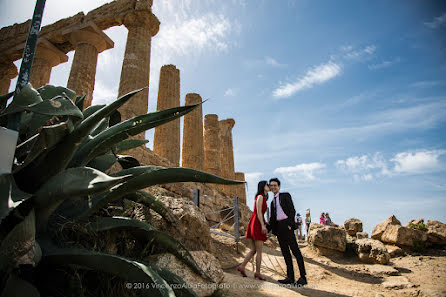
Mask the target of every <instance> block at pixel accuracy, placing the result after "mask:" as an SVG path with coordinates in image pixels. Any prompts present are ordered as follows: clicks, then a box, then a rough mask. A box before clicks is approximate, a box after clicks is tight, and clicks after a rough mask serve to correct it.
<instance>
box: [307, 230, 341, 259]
mask: <svg viewBox="0 0 446 297" xmlns="http://www.w3.org/2000/svg"><path fill="white" fill-rule="evenodd" d="M345 237H346V234H345V230H342V229H340V228H335V227H332V226H324V225H320V224H315V223H311V225H310V235H309V237H308V239H309V242H310V243H312V244H313V245H314V246H316V247H322V248H326V249H330V250H335V251H339V252H344V251H345V246H346V238H345Z"/></svg>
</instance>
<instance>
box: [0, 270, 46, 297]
mask: <svg viewBox="0 0 446 297" xmlns="http://www.w3.org/2000/svg"><path fill="white" fill-rule="evenodd" d="M0 296H1V297H23V296H27V297H40V293H39V291H38V290H37V289H36V287H34V286H33V285H31V284H30V283H29V282H27V281H25V280H23V279H21V278H19V277H18V276H16V275H15V274H11V275H10V276H9V277H8V280H7V281H6V285H5V288H4V289H3V292H2V293H1V295H0Z"/></svg>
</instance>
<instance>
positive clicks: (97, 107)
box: [82, 104, 105, 119]
mask: <svg viewBox="0 0 446 297" xmlns="http://www.w3.org/2000/svg"><path fill="white" fill-rule="evenodd" d="M104 107H105V104H101V105H90V106H88V107H87V108H85V109H84V111H82V114H83V115H84V119H86V118H88V117H89V116H91V115H92V114H94V113H95V112H96V111H98V110H100V109H102V108H104Z"/></svg>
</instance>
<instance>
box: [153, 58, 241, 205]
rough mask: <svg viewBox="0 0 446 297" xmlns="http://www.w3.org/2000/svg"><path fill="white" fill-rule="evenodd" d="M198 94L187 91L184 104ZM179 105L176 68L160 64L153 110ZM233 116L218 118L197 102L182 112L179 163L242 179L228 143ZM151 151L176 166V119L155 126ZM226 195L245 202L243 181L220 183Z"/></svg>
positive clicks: (178, 77) (230, 136)
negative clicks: (229, 183) (238, 183)
mask: <svg viewBox="0 0 446 297" xmlns="http://www.w3.org/2000/svg"><path fill="white" fill-rule="evenodd" d="M201 103H202V98H201V96H200V95H199V94H196V93H189V94H187V95H186V98H185V105H193V104H201ZM177 106H180V72H179V70H178V69H177V68H176V67H175V66H174V65H164V66H162V67H161V71H160V79H159V88H158V102H157V111H161V110H164V109H167V108H172V107H177ZM234 125H235V121H234V120H233V119H226V120H220V121H219V119H218V115H216V114H207V115H205V117H204V129H203V110H202V106H201V105H200V106H198V107H197V108H195V109H194V110H193V111H192V112H190V113H188V114H186V115H185V116H184V123H183V142H182V154H181V166H182V167H184V168H192V169H196V170H204V171H206V172H209V173H211V174H214V175H218V176H222V177H224V178H227V179H235V180H242V181H244V180H245V176H244V174H243V173H240V172H235V170H234V151H233V143H232V129H233V127H234ZM153 151H154V153H156V154H157V155H159V156H161V157H163V158H166V159H167V160H169V161H170V162H171V163H172V164H174V165H176V166H178V165H179V161H180V122H179V119H178V120H175V121H171V122H169V123H166V124H164V125H161V126H158V127H156V128H155V137H154V143H153ZM220 189H221V190H222V191H223V193H225V194H226V195H228V196H238V197H239V199H240V201H241V202H242V203H246V192H245V185H244V184H243V185H237V186H224V185H222V186H220Z"/></svg>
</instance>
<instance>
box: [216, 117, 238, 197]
mask: <svg viewBox="0 0 446 297" xmlns="http://www.w3.org/2000/svg"><path fill="white" fill-rule="evenodd" d="M218 124H219V138H220V164H221V165H220V166H221V169H220V170H221V176H222V177H224V178H228V179H234V178H235V170H234V149H233V145H232V128H234V125H235V121H234V120H233V119H226V120H222V121H219V122H218ZM233 187H234V186H229V185H227V186H226V185H224V186H222V187H221V189H222V191H223V192H224V193H225V194H226V195H228V196H232V194H233Z"/></svg>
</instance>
